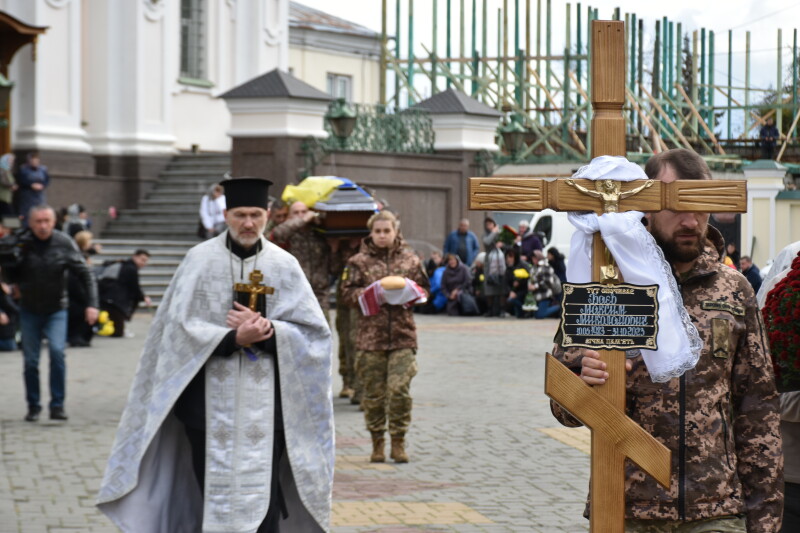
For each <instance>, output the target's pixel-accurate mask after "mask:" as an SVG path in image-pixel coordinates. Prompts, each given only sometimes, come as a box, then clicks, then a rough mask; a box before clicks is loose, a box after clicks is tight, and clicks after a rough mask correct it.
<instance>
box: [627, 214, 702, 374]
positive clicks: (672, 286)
mask: <svg viewBox="0 0 800 533" xmlns="http://www.w3.org/2000/svg"><path fill="white" fill-rule="evenodd" d="M634 231H637V232H638V231H641V232H642V233H643V234H644V236H645V237H644V238H645V247H646V248H647V251H648V253H649V254H653V255H655V256H657V257H658V268H660V270H661V274H662V275H663V277H664V278H666V280H667V288H668V289H669V292H670V293H671V294H672V298H671V300H672V304H673V307H674V310H675V312H676V314H677V315H678V318H679V319H680V323H681V328H682V329H683V332H684V333H685V334H686V339H687V340H688V341H689V356H688V357H683V356H681V354H677V355H678V357H675V358H674V360H673V361H669V362H666V364H664V363H663V362H662V363H661V364H658V365H656V364H653V362H652V361H649V360H650V359H652V358H654V357H658V356H660V355H662V354H660V353H659V352H661V350H659V351H657V352H656V351H653V350H642V358H643V359H644V362H645V365H646V366H647V370H648V372H649V373H650V379H651V380H652V381H653V383H665V382H667V381H669V380H671V379H672V378H677V377H680V376H682V375H683V373H684V372H686V371H687V370H691V369H693V368H694V367H695V365H697V362H698V361H699V360H700V353H701V352H702V350H703V341H702V340H701V339H700V333H699V332H698V331H697V328H696V327H695V325H694V324H692V319H691V317H690V316H689V313H688V312H687V311H686V307H684V305H683V296H681V291H680V289H679V288H678V283H677V281H675V276H674V275H673V273H672V267H671V266H670V265H669V263H667V259H666V257H664V251H663V250H662V249H661V247H660V246H658V244H657V243H656V240H655V239H654V238H653V236H652V235H650V232H648V231H647V230H646V229H644V226H641V230H634ZM659 292H660V291H659ZM659 300H660V298H659ZM660 303H661V302H660V301H659V304H660ZM657 369H658V370H657Z"/></svg>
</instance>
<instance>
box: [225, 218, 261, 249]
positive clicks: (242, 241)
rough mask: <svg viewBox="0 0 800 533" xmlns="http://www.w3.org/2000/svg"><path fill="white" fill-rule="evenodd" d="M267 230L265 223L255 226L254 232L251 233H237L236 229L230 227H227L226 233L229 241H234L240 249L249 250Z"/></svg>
mask: <svg viewBox="0 0 800 533" xmlns="http://www.w3.org/2000/svg"><path fill="white" fill-rule="evenodd" d="M266 229H267V223H266V221H265V222H264V223H263V224H259V225H258V226H256V228H255V230H253V231H249V232H248V231H239V230H238V229H237V228H234V227H233V226H232V225H231V226H228V232H229V233H230V235H231V239H233V240H234V241H236V243H237V244H239V246H241V247H242V248H250V247H252V246H254V245H255V244H256V243H257V242H258V241H259V240H260V239H261V235H263V233H264V230H266Z"/></svg>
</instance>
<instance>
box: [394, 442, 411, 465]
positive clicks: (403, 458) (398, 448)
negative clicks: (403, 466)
mask: <svg viewBox="0 0 800 533" xmlns="http://www.w3.org/2000/svg"><path fill="white" fill-rule="evenodd" d="M405 446H406V442H405V438H404V436H403V435H392V454H391V457H392V459H394V462H395V463H407V462H408V454H407V453H406V450H405Z"/></svg>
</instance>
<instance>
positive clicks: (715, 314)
mask: <svg viewBox="0 0 800 533" xmlns="http://www.w3.org/2000/svg"><path fill="white" fill-rule="evenodd" d="M6 163H7V162H6ZM6 163H2V164H3V165H5V164H6ZM32 163H36V164H38V162H36V161H33V162H31V161H29V163H28V164H32ZM35 168H38V169H39V170H38V171H37V170H35ZM35 168H34V171H33V172H32V174H36V175H37V176H39V177H38V178H35V179H34V178H30V177H29V179H30V180H31V183H34V184H35V183H40V184H44V185H43V187H42V188H41V189H39V190H38V191H37V190H36V189H37V188H33V187H32V188H31V190H32V191H35V192H43V191H44V187H46V183H45V180H44V179H43V178H41V176H42V167H41V165H39V166H38V167H35ZM37 172H38V174H37ZM44 172H45V173H46V170H45V171H44ZM645 172H646V174H647V177H649V178H650V179H657V180H661V181H664V182H670V181H673V180H675V179H710V173H709V171H708V168H707V166H705V163H704V162H703V161H702V159H700V158H699V157H698V156H696V154H693V153H692V152H689V151H687V150H671V151H668V152H665V153H664V154H659V155H657V156H654V157H653V158H651V160H650V162H648V164H647V167H646V169H645ZM48 179H49V178H48ZM37 180H38V181H37ZM0 186H2V180H0ZM221 186H222V187H223V188H224V190H223V191H220V190H219V189H218V188H216V187H215V188H212V189H211V190H210V191H209V193H208V195H207V199H206V198H204V202H203V207H204V209H205V210H206V213H205V214H207V215H209V218H204V216H203V214H202V213H201V221H202V222H201V225H202V228H203V232H202V234H203V237H205V238H206V240H205V241H204V242H202V243H201V244H199V245H198V246H196V247H195V248H193V249H192V250H191V251H190V252H189V253H188V254H187V256H186V258H185V259H184V261H183V262H182V264H181V266H180V267H179V270H178V272H177V273H176V276H175V277H174V278H173V281H172V282H171V288H170V289H169V290H168V294H169V297H168V298H167V299H166V301H165V302H164V303H163V304H162V305H161V306H160V307H159V311H158V313H159V314H158V315H157V316H156V320H155V321H154V326H153V327H152V328H151V330H150V332H149V333H148V339H147V341H146V342H145V350H144V353H143V355H142V360H141V362H140V364H139V367H138V369H137V375H136V377H135V378H134V384H133V388H132V391H131V394H130V396H129V402H128V405H127V406H126V409H125V412H124V413H123V416H122V420H121V422H120V429H119V431H118V433H117V440H116V442H115V444H114V447H113V449H112V455H111V458H110V460H109V463H108V468H107V471H106V475H105V478H104V481H103V486H102V488H101V492H100V497H99V501H100V506H101V509H102V510H103V511H104V512H106V513H108V514H110V515H111V516H113V518H114V520H115V522H116V523H117V524H124V525H125V526H126V527H127V528H128V529H131V530H136V531H139V530H141V531H156V530H160V529H164V528H166V529H167V530H172V529H176V526H177V525H180V526H181V527H186V528H188V529H191V530H196V529H198V528H199V527H200V526H199V524H200V523H202V524H203V527H206V528H208V529H215V530H217V529H218V530H226V529H231V528H232V525H233V524H240V523H244V522H246V523H247V528H248V529H250V530H256V529H258V530H261V531H280V530H284V531H324V530H325V529H326V528H327V523H328V520H329V518H330V499H331V487H332V482H333V466H332V465H333V457H334V448H333V422H332V421H333V406H332V398H331V395H330V392H329V391H330V390H331V387H332V383H331V376H330V375H329V369H330V367H331V361H330V356H331V354H332V346H331V341H332V334H331V331H330V324H329V322H330V319H329V306H330V294H331V293H330V290H331V288H332V286H333V285H334V284H336V285H337V287H338V288H337V292H336V300H337V301H336V303H337V321H336V325H335V327H336V328H337V330H338V333H339V339H340V347H339V354H338V356H339V372H340V374H341V375H342V380H343V388H342V391H341V392H340V397H343V398H348V399H349V400H350V402H352V403H353V404H356V405H358V406H359V407H360V408H361V409H362V410H363V411H364V422H365V427H366V431H367V432H368V433H369V435H370V437H371V440H372V451H371V454H370V457H369V460H370V461H371V462H376V463H380V462H384V461H386V457H387V456H386V449H385V448H386V436H385V434H386V432H387V431H388V433H389V437H390V441H391V447H390V452H389V457H390V458H391V459H393V460H394V461H395V462H396V463H406V462H409V461H410V460H411V458H410V457H409V453H408V449H407V446H406V440H405V438H406V434H407V433H408V432H409V430H410V428H411V422H412V404H413V402H412V396H411V390H410V385H411V381H412V379H413V378H414V376H415V375H416V373H417V361H416V351H417V347H418V346H417V336H416V325H415V320H414V314H413V313H414V308H415V304H417V303H419V302H422V301H425V303H424V304H423V305H416V307H417V308H418V309H419V310H422V311H424V312H445V313H447V314H449V315H485V316H490V317H502V316H514V317H517V318H520V319H524V318H538V319H544V318H548V317H557V316H558V315H559V313H560V300H561V292H562V287H563V283H564V282H566V281H567V280H566V266H565V263H566V258H565V257H564V255H563V254H562V253H560V251H559V250H557V249H555V248H553V247H550V248H543V243H542V239H541V236H539V235H537V234H536V233H535V232H534V231H532V229H531V228H530V225H529V223H528V221H527V220H525V221H520V223H519V224H518V225H517V228H510V227H508V226H503V227H499V226H498V225H497V224H496V223H495V221H494V220H492V219H491V218H486V219H485V220H484V228H483V230H484V231H483V235H482V236H481V238H480V239H479V238H478V236H477V235H475V234H474V232H472V231H470V229H469V222H468V221H467V220H466V219H465V220H462V221H461V222H460V223H459V226H458V228H457V229H456V230H455V231H454V232H452V233H451V234H450V235H448V236H447V239H446V242H445V244H444V247H443V250H442V252H441V253H439V252H438V251H437V252H435V253H432V254H431V257H430V258H428V260H427V261H422V260H421V259H420V257H419V256H418V254H417V253H415V252H414V251H413V250H412V249H411V248H410V247H409V246H408V245H407V243H406V242H405V240H404V239H403V237H402V233H401V231H400V228H401V226H400V220H399V218H398V217H397V216H396V215H395V214H394V213H392V212H391V210H389V209H381V210H379V211H378V212H376V213H375V214H374V215H373V216H372V217H371V218H370V219H369V222H368V223H367V227H366V228H365V230H364V234H363V235H362V237H363V238H361V237H359V238H353V237H350V236H346V237H335V236H334V237H332V236H326V235H325V233H324V231H322V230H323V229H324V228H323V225H322V222H323V221H322V220H321V219H322V217H321V216H320V214H319V213H317V212H315V211H314V210H313V209H312V207H313V206H310V205H307V204H305V203H303V202H300V201H293V200H292V199H287V201H286V202H283V201H280V200H273V201H271V202H270V199H269V195H268V187H269V182H267V181H266V180H259V179H255V178H239V179H235V180H226V181H224V182H222V184H221ZM39 200H40V201H41V202H44V197H42V198H40V199H39ZM0 201H2V196H0ZM222 206H224V207H222ZM270 207H272V209H270ZM219 210H221V216H222V220H223V221H224V223H225V225H224V227H223V226H221V225H220V223H219V218H216V219H215V218H214V216H217V215H218V214H219V213H218V212H217V211H219ZM84 211H85V210H84ZM66 216H67V218H66V219H65V223H64V225H62V228H63V229H64V230H65V231H58V230H56V229H55V227H56V223H57V213H56V211H55V210H54V209H52V208H51V207H49V206H47V205H46V204H36V205H33V206H32V207H31V208H30V209H29V210H28V211H27V213H26V217H25V219H24V224H25V225H27V226H29V230H28V231H29V236H28V237H27V238H28V241H27V245H26V246H24V247H23V250H24V251H23V253H22V256H21V258H19V259H20V260H19V262H18V263H16V264H13V265H9V266H8V267H4V269H3V270H4V275H5V277H6V279H7V281H8V282H10V283H11V284H12V285H11V286H2V287H0V288H2V291H0V334H2V332H3V331H4V329H3V327H4V326H6V325H7V324H8V323H10V322H11V317H10V316H9V311H8V309H10V308H9V307H7V306H6V304H7V303H8V302H12V303H13V301H14V295H15V294H18V301H17V305H18V307H19V311H18V315H19V321H20V323H21V330H22V340H23V350H24V355H25V357H24V360H25V374H24V375H25V384H26V397H27V402H28V413H27V415H26V420H29V421H36V420H37V419H38V418H39V416H40V412H41V410H42V408H41V399H40V392H39V375H38V362H39V361H38V360H39V351H40V344H41V340H42V338H43V337H45V336H46V337H47V338H48V339H49V340H50V343H49V344H50V348H49V349H50V359H51V380H50V388H51V403H50V418H51V419H54V420H66V419H67V415H66V412H65V409H64V398H65V386H64V353H63V351H64V345H65V343H66V341H67V339H68V338H70V337H69V336H68V333H67V329H68V327H69V325H70V324H72V323H73V322H74V323H75V326H76V327H77V326H78V324H77V323H78V322H81V320H80V319H81V318H82V319H83V320H82V322H83V323H85V324H87V325H91V324H92V323H94V322H96V321H97V318H98V311H99V309H101V308H104V306H105V308H106V309H107V310H108V311H109V313H110V314H112V316H114V317H115V318H117V320H122V321H123V323H124V319H125V318H126V317H129V314H130V312H131V306H135V303H136V302H138V301H140V300H142V299H145V297H144V294H143V293H142V292H141V289H140V288H139V290H138V291H129V292H127V293H126V294H125V295H124V296H122V297H118V296H117V297H114V298H111V299H109V301H108V302H106V301H105V300H106V296H104V290H103V283H104V281H106V280H109V282H116V283H123V280H125V279H132V278H134V277H136V276H135V274H136V272H137V271H138V269H139V268H141V267H142V266H144V264H146V263H147V259H148V258H149V254H148V253H147V252H146V251H145V250H140V251H137V252H136V253H135V254H134V256H133V257H131V258H130V259H129V260H127V261H125V262H119V263H114V264H109V265H103V268H102V270H98V271H97V273H96V274H97V275H95V273H93V270H92V269H91V268H90V263H91V260H92V257H91V255H92V253H91V252H90V250H92V249H94V250H95V252H96V251H97V248H96V247H93V245H92V242H91V233H90V231H89V228H90V226H91V223H90V221H89V219H88V217H87V216H85V215H84V216H83V217H82V216H81V209H80V206H77V207H75V208H68V209H67V212H66ZM215 220H216V221H215ZM645 220H646V221H647V226H646V227H647V229H646V232H648V233H649V234H650V235H651V236H652V238H653V239H654V240H655V242H656V244H657V246H658V247H659V248H660V249H661V253H663V256H658V254H656V257H660V258H661V259H660V260H662V261H663V260H664V258H665V259H666V262H667V263H666V264H667V266H668V268H667V270H669V268H671V269H672V273H673V274H674V277H675V278H676V280H677V282H678V284H677V288H676V291H679V296H680V298H681V299H682V302H683V306H681V307H682V308H683V307H685V312H687V313H688V318H690V320H689V319H687V320H686V321H684V322H685V323H693V324H695V326H696V330H697V331H696V333H699V344H698V346H697V349H698V351H700V350H702V353H703V355H702V357H701V358H700V360H699V362H698V363H697V366H696V367H695V368H694V369H693V370H690V371H686V372H684V373H682V375H681V376H680V377H675V378H674V379H672V380H670V381H668V382H665V383H658V384H653V383H652V381H651V380H650V374H649V368H648V366H647V365H648V364H649V363H647V362H646V361H645V360H644V358H643V356H642V353H641V352H640V351H638V350H636V351H633V352H632V353H630V354H629V358H628V369H627V370H628V372H629V373H628V382H629V389H630V390H631V391H633V395H632V397H633V399H634V400H635V402H634V403H633V404H632V405H633V407H632V408H631V409H630V412H629V416H631V417H632V418H633V419H634V420H635V421H636V422H637V423H639V424H640V425H642V426H644V427H646V428H647V429H648V431H650V432H651V433H652V434H654V435H655V436H656V437H657V438H659V440H661V441H662V442H664V443H665V445H667V446H668V447H669V448H670V449H671V451H672V461H673V468H672V472H673V479H672V483H671V486H670V488H669V490H662V489H658V488H656V487H655V486H654V484H653V482H652V480H651V479H649V478H647V477H646V476H644V475H643V474H641V473H640V471H639V470H638V467H636V466H635V465H633V464H629V465H628V466H627V469H628V471H627V473H626V476H627V479H629V480H632V481H631V482H630V483H628V484H626V496H627V498H626V513H627V515H628V517H629V520H628V524H629V525H630V527H632V528H634V529H632V530H636V531H645V530H648V531H649V530H651V529H652V528H656V529H657V530H659V531H661V530H670V529H669V527H670V524H673V523H674V522H675V521H676V520H677V521H682V522H688V523H692V522H695V523H700V522H703V523H704V522H708V523H709V526H710V527H712V526H713V527H716V528H717V529H716V530H720V531H722V530H725V531H745V530H747V531H776V530H777V529H778V527H779V526H778V524H780V521H781V516H782V513H783V510H782V504H783V490H782V487H783V485H782V469H783V454H784V453H786V452H785V451H782V449H781V425H780V421H781V411H780V409H781V408H780V398H779V396H778V393H777V391H776V389H775V383H774V378H773V376H772V370H771V366H770V362H769V358H768V355H767V350H768V345H767V342H766V340H765V338H764V328H763V325H762V323H761V321H760V319H759V315H758V306H757V303H756V300H755V292H754V290H753V287H752V286H751V283H753V281H756V280H755V277H756V276H755V275H757V274H758V272H757V268H756V267H755V266H754V265H752V261H750V258H748V257H738V258H737V261H738V263H739V268H741V270H742V272H743V273H744V274H745V276H747V275H748V273H752V274H754V275H752V276H748V278H747V279H745V278H744V277H742V276H740V275H739V274H738V273H735V272H733V271H732V269H730V268H727V267H725V266H724V265H723V260H724V256H725V254H724V252H723V244H722V239H721V235H719V234H718V232H716V230H714V229H713V227H711V226H709V225H708V215H704V214H702V213H675V212H672V211H666V210H665V211H662V212H659V213H651V214H648V215H647V216H646V217H645ZM207 222H208V226H207V225H206V223H207ZM225 228H227V231H225ZM73 229H74V234H73V237H70V233H71V232H72V231H73ZM87 234H88V235H87ZM481 248H482V249H481ZM728 255H730V254H728ZM733 266H734V267H735V265H733ZM754 269H755V270H754ZM65 273H69V276H70V277H73V284H74V285H75V291H76V294H77V293H82V299H79V298H78V297H77V296H76V297H74V298H72V300H74V302H75V304H76V305H75V309H72V308H71V307H70V303H71V298H69V297H65V295H67V294H68V292H67V291H68V286H67V282H66V281H62V280H65V276H64V274H65ZM750 277H753V281H751V282H750V283H748V281H750V280H749V278H750ZM759 278H760V277H759ZM220 280H229V281H230V284H228V283H227V282H220ZM758 281H760V279H759V280H758ZM105 294H108V291H105ZM730 297H732V299H730ZM4 298H5V300H8V302H7V301H5V300H4ZM732 302H734V303H732ZM111 303H113V305H115V306H117V309H116V311H112V310H111V306H110V304H111ZM113 312H116V313H118V314H117V315H113ZM70 315H71V317H72V319H70ZM120 317H121V318H120ZM339 317H341V320H340V319H339ZM7 319H8V321H7ZM73 319H74V320H73ZM121 331H122V328H120V333H121ZM62 338H63V339H64V342H63V343H62V342H59V340H60V339H62ZM54 339H55V342H54ZM1 341H2V339H0V345H2V342H1ZM554 353H555V356H556V357H557V358H558V359H559V360H560V361H561V362H562V363H563V364H565V365H566V366H568V367H569V368H570V369H572V370H573V371H574V372H575V374H577V375H579V376H580V377H581V379H583V380H584V382H586V383H587V384H590V385H594V386H602V385H603V384H604V383H605V381H606V379H607V378H608V374H607V371H606V370H607V369H606V366H605V363H604V362H603V361H602V360H601V359H600V358H599V354H598V353H597V352H595V351H593V350H587V349H575V348H564V347H562V346H560V345H558V344H556V346H554ZM684 370H685V369H684ZM238 391H245V392H246V393H247V395H248V396H247V398H248V401H247V402H241V401H239V392H238ZM794 409H795V410H796V407H795V408H794ZM552 410H553V414H554V416H555V417H556V418H557V419H558V421H559V422H561V423H562V424H564V425H567V426H575V425H578V424H579V421H578V420H576V419H575V418H574V417H573V416H572V415H571V414H570V413H569V412H568V411H566V410H565V409H564V408H563V407H562V406H560V405H558V404H557V403H553V404H552ZM676 427H677V428H678V430H676ZM687 428H692V429H691V430H689V431H687ZM239 436H242V437H244V438H239ZM264 443H266V444H264ZM184 452H185V453H184ZM242 469H244V470H246V471H247V473H248V475H250V474H252V480H253V484H252V485H247V486H244V485H245V484H243V483H241V482H240V476H241V471H242ZM248 479H250V478H248ZM787 479H788V478H787ZM792 479H797V478H792ZM790 481H791V480H790ZM787 486H788V485H787ZM795 489H796V487H795ZM151 494H157V495H159V497H157V498H150V497H149V496H148V495H151ZM787 494H788V493H787ZM265 495H266V497H265ZM796 499H797V498H796V494H795V496H794V499H793V500H790V499H789V498H787V502H786V503H787V507H786V508H787V512H788V510H792V512H796ZM145 502H146V503H145ZM153 502H155V503H153ZM151 505H157V506H160V507H159V508H158V509H156V510H155V511H153V510H152V509H150V512H143V510H144V509H145V508H148V509H149V506H151ZM232 509H246V510H247V512H246V513H245V514H244V515H241V514H240V513H236V512H233V511H232ZM587 512H588V510H587ZM204 517H205V518H204ZM206 522H207V523H206ZM795 523H796V522H795ZM165 524H166V525H165ZM662 526H663V527H664V528H665V529H658V528H661V527H662ZM724 528H727V529H724ZM656 529H652V530H656Z"/></svg>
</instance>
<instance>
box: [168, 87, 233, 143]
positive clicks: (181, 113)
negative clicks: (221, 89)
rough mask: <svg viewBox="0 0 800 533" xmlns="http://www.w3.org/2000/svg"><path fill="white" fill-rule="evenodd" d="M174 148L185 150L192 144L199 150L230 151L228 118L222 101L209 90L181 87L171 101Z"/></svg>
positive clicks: (228, 114)
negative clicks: (179, 91)
mask: <svg viewBox="0 0 800 533" xmlns="http://www.w3.org/2000/svg"><path fill="white" fill-rule="evenodd" d="M173 118H174V122H173V131H174V133H175V139H176V141H175V147H176V148H177V149H179V150H188V149H190V148H191V147H192V145H193V144H196V145H198V146H199V148H200V150H203V151H212V152H227V151H229V150H230V149H231V139H230V137H228V135H227V132H228V130H229V129H230V124H231V115H230V113H229V112H228V109H227V107H226V106H225V102H224V101H223V100H220V99H217V98H213V97H212V96H211V94H210V92H209V91H203V90H200V89H198V90H193V89H191V88H189V87H186V88H183V89H182V90H181V93H180V94H178V95H175V97H174V99H173Z"/></svg>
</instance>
